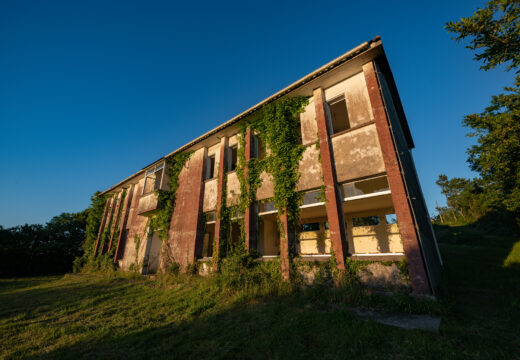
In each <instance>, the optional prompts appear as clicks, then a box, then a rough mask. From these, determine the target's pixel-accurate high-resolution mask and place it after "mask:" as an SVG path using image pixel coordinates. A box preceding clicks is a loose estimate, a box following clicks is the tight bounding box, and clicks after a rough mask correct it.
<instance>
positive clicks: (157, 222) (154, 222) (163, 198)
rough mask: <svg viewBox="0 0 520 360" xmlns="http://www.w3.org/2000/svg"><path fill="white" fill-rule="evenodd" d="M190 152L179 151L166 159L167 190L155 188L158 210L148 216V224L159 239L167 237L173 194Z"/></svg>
mask: <svg viewBox="0 0 520 360" xmlns="http://www.w3.org/2000/svg"><path fill="white" fill-rule="evenodd" d="M191 154H192V153H191V152H189V153H180V154H176V155H173V156H170V157H169V158H167V159H166V175H167V178H168V179H170V181H169V184H168V190H156V192H157V197H158V199H157V200H158V204H159V208H160V210H159V212H158V213H157V214H156V215H154V216H153V217H152V218H150V221H149V224H148V225H149V226H150V229H151V231H152V232H153V231H157V232H158V234H159V238H160V239H161V240H165V239H167V238H168V231H169V230H170V222H171V219H172V214H173V209H174V207H175V194H176V193H177V189H178V188H179V174H180V173H181V171H182V169H183V167H184V165H185V164H186V161H188V159H189V158H190V156H191Z"/></svg>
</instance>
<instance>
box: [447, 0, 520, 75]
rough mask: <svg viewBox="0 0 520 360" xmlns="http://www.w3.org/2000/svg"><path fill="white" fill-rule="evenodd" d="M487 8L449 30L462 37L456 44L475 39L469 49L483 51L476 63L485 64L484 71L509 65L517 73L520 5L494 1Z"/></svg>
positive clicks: (514, 1)
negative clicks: (481, 62) (467, 39)
mask: <svg viewBox="0 0 520 360" xmlns="http://www.w3.org/2000/svg"><path fill="white" fill-rule="evenodd" d="M486 5H487V6H486V7H485V8H483V9H477V11H476V12H475V13H474V14H473V16H470V17H467V18H462V19H460V20H459V21H450V22H448V23H447V24H446V29H447V30H448V31H449V32H451V33H456V34H458V35H457V36H456V37H455V38H454V39H455V40H458V41H460V40H464V39H466V38H471V41H470V44H469V45H467V46H466V47H467V48H468V49H471V50H482V52H480V53H478V54H476V55H475V60H477V61H483V62H484V65H482V67H481V68H482V69H483V70H489V69H493V68H495V67H496V66H497V65H501V64H505V63H508V62H510V63H509V64H508V65H507V69H508V70H510V69H513V68H515V69H516V68H518V67H519V66H520V22H519V21H520V2H519V1H518V0H491V1H489V2H488V3H487V4H486ZM517 72H518V71H517Z"/></svg>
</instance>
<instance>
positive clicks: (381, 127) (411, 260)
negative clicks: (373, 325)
mask: <svg viewBox="0 0 520 360" xmlns="http://www.w3.org/2000/svg"><path fill="white" fill-rule="evenodd" d="M363 73H364V75H365V81H366V84H367V88H368V95H369V98H370V103H371V105H372V112H373V114H374V121H375V124H376V129H377V136H378V138H379V144H380V145H381V152H382V154H383V160H384V163H385V167H386V175H387V177H388V184H389V185H390V191H391V193H392V201H393V203H394V209H395V214H396V216H397V223H398V224H399V231H400V233H401V239H402V242H403V248H404V252H405V255H406V259H407V261H408V271H409V274H410V281H411V283H412V288H413V290H414V292H416V293H421V294H429V293H431V289H430V286H429V283H428V277H427V274H426V267H425V264H424V261H423V258H422V255H421V249H420V245H419V239H418V237H417V232H416V231H415V224H414V220H413V217H412V210H411V208H410V204H409V202H408V197H407V193H406V189H405V184H404V180H403V177H402V175H401V168H400V166H399V161H398V158H397V154H396V149H395V145H394V141H393V138H392V133H391V129H390V124H389V119H388V118H387V115H386V111H385V107H384V103H383V98H382V95H381V91H380V88H379V81H378V78H377V74H376V72H375V67H374V64H373V63H372V62H369V63H367V64H365V65H363Z"/></svg>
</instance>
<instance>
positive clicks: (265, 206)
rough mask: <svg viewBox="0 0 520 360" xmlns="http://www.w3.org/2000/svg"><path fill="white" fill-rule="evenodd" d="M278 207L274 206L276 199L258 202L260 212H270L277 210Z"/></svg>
mask: <svg viewBox="0 0 520 360" xmlns="http://www.w3.org/2000/svg"><path fill="white" fill-rule="evenodd" d="M276 211H277V210H276V207H275V206H274V201H260V202H259V203H258V212H259V213H270V212H276Z"/></svg>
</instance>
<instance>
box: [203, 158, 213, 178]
mask: <svg viewBox="0 0 520 360" xmlns="http://www.w3.org/2000/svg"><path fill="white" fill-rule="evenodd" d="M205 175H206V177H205V179H206V180H209V179H213V178H214V177H215V155H210V156H208V158H207V159H206V171H205Z"/></svg>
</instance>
